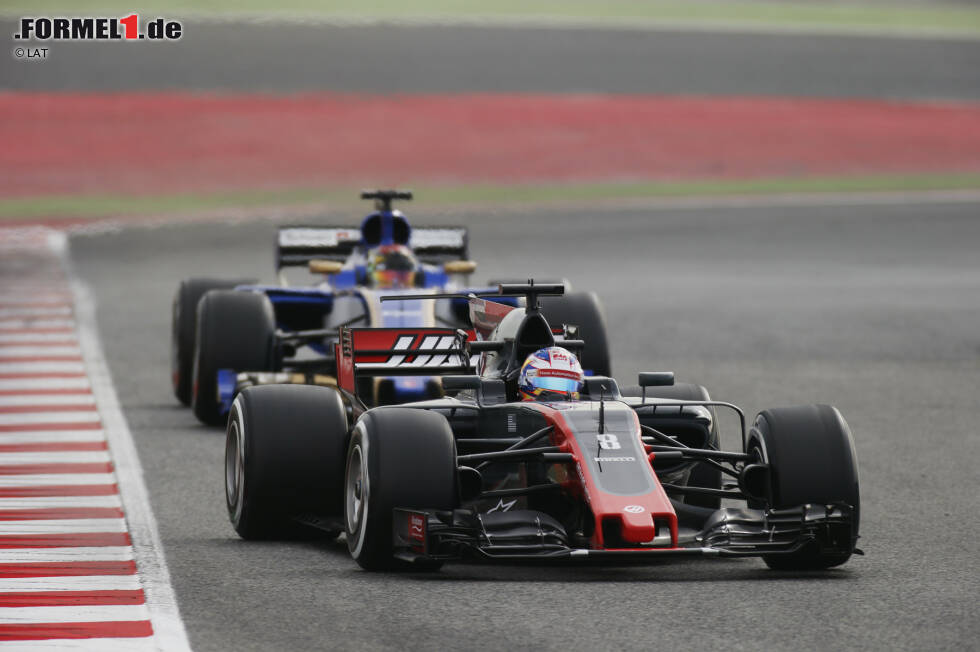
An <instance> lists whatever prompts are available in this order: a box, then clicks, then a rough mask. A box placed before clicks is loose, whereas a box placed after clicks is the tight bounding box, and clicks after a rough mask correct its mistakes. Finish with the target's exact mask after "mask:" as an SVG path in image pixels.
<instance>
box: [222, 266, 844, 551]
mask: <svg viewBox="0 0 980 652" xmlns="http://www.w3.org/2000/svg"><path fill="white" fill-rule="evenodd" d="M562 292H563V287H562V286H561V285H534V284H533V283H530V284H528V285H501V286H500V288H499V293H498V295H499V296H510V297H513V296H523V297H525V302H524V303H525V306H526V307H520V308H512V307H510V306H506V305H503V304H500V303H497V302H494V301H489V300H485V299H483V298H479V297H476V296H472V295H471V297H470V309H471V316H472V323H473V324H474V326H475V332H466V331H456V330H453V329H446V328H414V329H388V328H380V329H378V328H375V329H370V328H346V327H344V328H341V329H340V336H339V342H338V344H337V345H336V346H337V350H336V358H337V360H338V385H339V388H338V389H333V388H326V387H307V386H292V385H283V386H274V385H272V386H261V387H251V388H247V389H245V390H244V391H243V392H241V394H240V395H239V396H238V397H237V398H236V400H235V402H234V404H233V407H232V412H231V416H230V419H229V422H228V431H227V446H226V463H225V470H226V471H225V476H226V489H227V492H226V493H227V504H228V511H229V514H230V517H231V521H232V523H233V525H234V527H235V529H236V530H237V532H238V533H239V534H240V535H241V536H242V537H244V538H246V539H253V538H265V537H281V536H284V535H288V534H289V533H290V532H293V531H294V528H296V527H297V526H304V527H306V526H313V527H316V528H319V529H320V530H321V531H323V532H324V533H326V534H327V535H328V536H337V535H339V534H340V533H341V532H344V533H345V534H346V538H347V543H348V546H349V549H350V552H351V555H352V556H353V557H354V559H355V560H356V561H357V563H358V564H360V565H361V566H362V567H364V568H366V569H370V570H377V569H389V568H394V567H398V566H411V567H415V568H422V569H432V568H438V567H439V566H440V565H441V564H442V563H443V562H445V561H448V560H454V559H461V558H470V559H473V558H476V559H485V560H524V561H527V560H540V561H546V560H547V561H554V560H607V561H614V562H615V561H623V560H629V561H637V560H660V559H664V558H681V557H694V556H709V557H711V556H713V557H741V556H760V557H762V559H763V560H764V561H765V562H766V563H767V564H768V565H769V566H770V567H772V568H777V569H811V568H827V567H831V566H837V565H840V564H843V563H844V562H846V561H847V560H848V558H850V556H851V555H852V554H853V553H855V552H859V551H858V550H857V549H856V548H855V544H856V542H857V539H858V524H859V510H860V508H859V497H858V473H857V459H856V457H855V452H854V445H853V442H852V439H851V433H850V431H849V429H848V426H847V424H846V423H845V421H844V419H843V417H842V416H841V414H840V413H839V412H838V411H837V410H836V409H835V408H833V407H830V406H826V405H808V406H803V407H791V408H776V409H771V410H766V411H764V412H762V413H761V414H759V415H758V417H756V419H755V421H754V423H753V424H752V425H751V427H748V428H747V427H746V423H745V417H744V414H743V413H742V411H741V410H740V409H739V408H738V407H736V406H734V405H731V404H729V403H723V402H720V401H713V400H710V398H709V396H708V394H707V392H706V391H705V390H704V388H702V387H700V386H697V385H685V384H675V383H674V379H673V374H672V373H669V372H663V373H644V374H640V378H639V387H637V388H635V389H633V390H626V391H621V390H620V388H619V386H618V384H617V383H616V381H615V380H613V379H612V378H608V377H597V376H592V377H587V378H586V380H585V388H584V391H583V392H582V394H581V397H580V400H577V401H571V400H569V401H564V402H527V401H524V402H521V401H518V400H517V396H518V395H517V391H516V378H517V374H518V371H519V370H520V368H521V365H522V363H523V362H524V360H525V358H526V357H527V356H528V355H529V354H530V353H533V352H534V351H536V350H538V349H541V348H544V347H548V346H552V345H554V343H555V340H556V337H558V338H559V340H560V341H559V344H560V345H561V346H563V347H565V348H568V349H570V350H573V351H577V352H579V353H581V351H582V349H583V348H584V347H587V346H588V343H587V342H583V341H581V340H577V339H576V330H575V327H574V325H573V324H568V325H563V326H562V327H561V328H552V326H550V325H549V324H548V323H547V322H546V320H545V319H544V317H543V315H542V314H541V312H540V310H539V309H538V305H539V302H538V297H539V296H542V295H560V294H562ZM486 296H488V295H486ZM424 298H425V299H432V298H436V297H434V296H432V295H428V296H425V297H424ZM399 299H400V300H404V299H405V297H404V296H401V297H399ZM474 366H475V367H476V368H477V369H479V370H480V373H479V374H478V375H475V374H474V373H473V371H474ZM398 374H423V375H427V376H431V375H433V374H439V375H442V376H443V379H442V381H443V387H444V389H445V390H446V392H447V397H446V398H442V399H437V400H430V401H422V402H416V403H407V404H403V405H399V406H386V407H376V408H372V409H368V408H367V407H366V406H365V405H364V404H363V403H362V402H361V401H360V399H359V398H358V395H357V391H356V388H357V387H359V386H361V383H359V382H358V381H359V379H361V378H362V377H371V376H383V377H390V376H393V375H398ZM721 410H733V411H734V413H735V414H736V415H737V417H738V419H739V420H740V423H741V444H742V445H741V450H738V451H721V450H719V446H718V442H719V436H718V420H717V413H718V412H720V411H721ZM723 499H726V505H728V504H731V503H732V502H734V501H737V503H735V504H737V505H738V506H734V507H731V506H725V507H722V503H721V501H722V500H723Z"/></svg>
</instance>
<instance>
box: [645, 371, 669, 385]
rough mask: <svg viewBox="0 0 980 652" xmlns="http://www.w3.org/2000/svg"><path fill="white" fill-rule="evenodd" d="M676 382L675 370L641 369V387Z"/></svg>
mask: <svg viewBox="0 0 980 652" xmlns="http://www.w3.org/2000/svg"><path fill="white" fill-rule="evenodd" d="M673 384H674V372H673V371H641V372H640V387H663V386H664V385H673Z"/></svg>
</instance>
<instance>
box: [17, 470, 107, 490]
mask: <svg viewBox="0 0 980 652" xmlns="http://www.w3.org/2000/svg"><path fill="white" fill-rule="evenodd" d="M88 484H116V476H115V474H112V473H38V474H33V475H28V474H25V475H3V476H0V487H60V486H62V485H88Z"/></svg>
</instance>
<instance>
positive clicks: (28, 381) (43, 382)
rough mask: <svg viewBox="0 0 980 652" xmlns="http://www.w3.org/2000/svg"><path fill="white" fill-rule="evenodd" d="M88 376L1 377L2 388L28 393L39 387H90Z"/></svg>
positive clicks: (0, 387)
mask: <svg viewBox="0 0 980 652" xmlns="http://www.w3.org/2000/svg"><path fill="white" fill-rule="evenodd" d="M91 386H92V384H91V382H90V381H89V379H88V378H85V377H78V378H0V390H5V391H17V392H18V393H20V392H24V393H28V392H30V391H31V390H37V389H42V390H44V389H89V388H90V387H91Z"/></svg>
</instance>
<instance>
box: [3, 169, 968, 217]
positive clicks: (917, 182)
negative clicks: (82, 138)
mask: <svg viewBox="0 0 980 652" xmlns="http://www.w3.org/2000/svg"><path fill="white" fill-rule="evenodd" d="M411 187H412V188H413V189H414V190H415V192H416V197H417V201H418V202H419V203H420V204H423V205H426V206H465V205H467V204H514V203H520V204H541V203H549V202H555V201H581V202H589V201H602V200H610V199H644V198H651V199H656V198H670V197H717V196H725V195H779V194H789V193H849V192H850V193H854V192H896V191H902V192H919V191H930V190H932V191H935V190H980V173H963V174H939V175H931V174H929V175H927V174H920V175H889V176H863V177H816V178H778V179H748V180H746V179H739V180H723V181H717V180H708V181H679V182H670V183H668V182H635V183H614V182H600V183H596V182H591V183H567V184H526V185H458V186H425V185H421V186H418V185H416V186H411ZM323 204H326V205H330V206H332V207H335V208H348V207H349V208H351V209H354V208H357V207H358V206H359V205H360V204H361V202H359V200H358V199H357V188H349V187H345V188H338V187H325V188H298V189H287V190H259V191H256V190H243V191H238V192H221V193H208V194H170V195H159V196H126V195H67V196H44V197H25V198H17V199H0V221H27V220H58V219H79V218H82V219H86V218H93V219H95V218H103V217H114V216H138V215H163V216H166V215H168V214H173V215H183V214H193V213H202V212H207V211H220V210H228V209H247V210H250V211H254V210H255V209H256V208H262V207H269V208H270V209H271V208H273V207H283V206H298V207H301V206H311V205H323Z"/></svg>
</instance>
